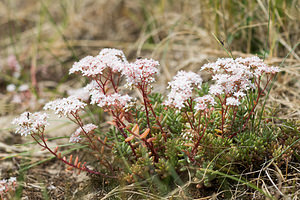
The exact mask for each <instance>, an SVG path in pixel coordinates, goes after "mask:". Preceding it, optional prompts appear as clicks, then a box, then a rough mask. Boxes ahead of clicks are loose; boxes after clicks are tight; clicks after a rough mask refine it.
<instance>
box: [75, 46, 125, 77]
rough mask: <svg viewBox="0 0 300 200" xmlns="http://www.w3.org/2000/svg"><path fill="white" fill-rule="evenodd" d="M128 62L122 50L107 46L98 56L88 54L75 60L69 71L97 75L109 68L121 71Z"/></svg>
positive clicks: (84, 74) (90, 75)
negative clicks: (77, 60)
mask: <svg viewBox="0 0 300 200" xmlns="http://www.w3.org/2000/svg"><path fill="white" fill-rule="evenodd" d="M127 64H128V62H127V59H126V57H125V55H124V53H123V52H122V51H121V50H117V49H108V48H107V49H102V50H101V51H100V53H99V55H98V56H96V57H93V56H87V57H85V58H83V59H81V60H80V61H79V62H75V63H74V64H73V66H72V68H71V69H70V72H69V73H70V74H72V73H75V72H81V73H82V75H83V76H88V77H95V76H97V75H102V74H103V71H104V70H105V69H107V68H110V69H111V70H112V71H113V72H121V71H122V70H123V69H124V66H125V65H127Z"/></svg>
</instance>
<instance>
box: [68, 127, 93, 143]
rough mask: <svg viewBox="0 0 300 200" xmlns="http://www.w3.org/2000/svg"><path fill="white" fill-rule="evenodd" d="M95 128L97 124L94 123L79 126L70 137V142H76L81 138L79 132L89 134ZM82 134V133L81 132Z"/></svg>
mask: <svg viewBox="0 0 300 200" xmlns="http://www.w3.org/2000/svg"><path fill="white" fill-rule="evenodd" d="M96 128H98V126H96V125H94V124H86V125H84V126H83V127H79V128H78V129H77V130H76V131H75V132H74V133H73V134H72V135H71V137H70V141H69V142H70V143H78V142H80V141H81V140H82V138H81V137H80V135H81V134H83V133H85V134H89V133H91V132H92V131H94V130H95V129H96ZM83 135H84V134H83Z"/></svg>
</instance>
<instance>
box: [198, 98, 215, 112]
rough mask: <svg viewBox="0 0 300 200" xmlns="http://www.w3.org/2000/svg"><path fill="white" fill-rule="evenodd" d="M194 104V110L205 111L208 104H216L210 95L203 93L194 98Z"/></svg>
mask: <svg viewBox="0 0 300 200" xmlns="http://www.w3.org/2000/svg"><path fill="white" fill-rule="evenodd" d="M195 102H196V105H195V110H196V111H199V110H201V111H206V110H207V109H208V108H209V107H210V106H213V105H215V104H216V102H215V99H214V98H213V97H212V96H211V95H205V96H203V97H197V98H196V99H195Z"/></svg>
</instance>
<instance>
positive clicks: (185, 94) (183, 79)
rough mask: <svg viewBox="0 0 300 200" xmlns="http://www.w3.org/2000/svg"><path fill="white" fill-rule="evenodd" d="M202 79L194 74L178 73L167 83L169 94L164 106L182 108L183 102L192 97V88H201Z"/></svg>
mask: <svg viewBox="0 0 300 200" xmlns="http://www.w3.org/2000/svg"><path fill="white" fill-rule="evenodd" d="M201 84H202V78H201V77H200V76H199V75H198V74H196V73H194V72H185V71H179V72H178V73H177V75H176V76H175V77H174V78H173V81H171V82H169V86H168V88H171V92H170V93H169V95H168V100H167V101H165V105H168V106H174V107H175V108H179V109H181V108H183V107H184V102H185V101H186V100H187V99H189V98H190V97H192V94H193V90H194V87H195V86H197V87H198V88H201Z"/></svg>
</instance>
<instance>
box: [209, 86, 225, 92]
mask: <svg viewBox="0 0 300 200" xmlns="http://www.w3.org/2000/svg"><path fill="white" fill-rule="evenodd" d="M209 93H210V94H213V95H221V94H223V93H224V88H223V86H221V85H217V84H216V85H211V86H210V87H209Z"/></svg>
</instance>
